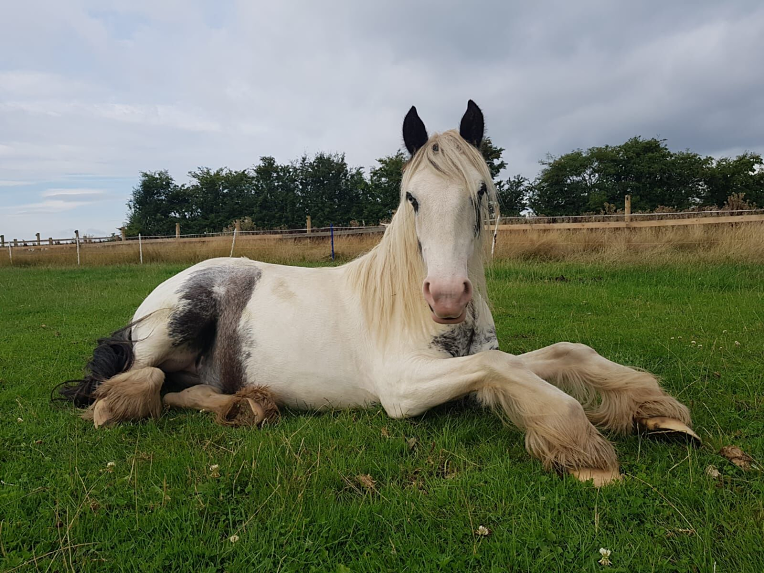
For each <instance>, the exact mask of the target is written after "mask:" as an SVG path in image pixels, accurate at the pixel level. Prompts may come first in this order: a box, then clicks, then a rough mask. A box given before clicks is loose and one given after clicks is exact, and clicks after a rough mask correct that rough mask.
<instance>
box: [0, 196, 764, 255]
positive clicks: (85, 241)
mask: <svg viewBox="0 0 764 573" xmlns="http://www.w3.org/2000/svg"><path fill="white" fill-rule="evenodd" d="M594 217H596V218H597V219H600V220H595V221H593V220H591V219H592V218H591V217H589V218H588V219H589V220H588V221H583V220H582V219H585V218H586V217H507V218H504V217H502V219H501V221H500V224H499V226H498V229H499V230H500V231H502V232H510V233H515V232H523V231H540V230H550V231H551V230H565V229H569V230H576V229H578V230H583V229H629V228H633V229H636V228H644V227H672V226H682V227H684V226H689V225H719V224H728V225H729V224H738V223H764V209H759V210H746V211H701V212H692V213H670V214H661V213H647V214H639V213H632V214H630V215H628V216H626V215H625V214H618V215H614V216H608V215H596V216H594ZM601 219H609V220H601ZM307 223H308V224H307V225H306V227H305V228H304V229H277V230H268V231H241V230H240V226H239V225H238V223H237V225H236V227H235V230H234V231H230V232H221V233H205V234H193V235H191V234H189V235H181V234H180V227H179V226H176V229H175V231H176V232H175V234H174V235H164V236H144V237H127V236H125V234H124V233H122V234H121V235H112V236H109V237H86V236H85V237H83V236H80V235H79V233H77V232H76V231H75V236H74V237H67V238H64V239H53V238H49V239H48V240H47V241H45V240H42V239H41V238H40V234H39V233H37V236H36V237H35V239H31V240H20V239H13V240H12V241H6V240H5V236H4V235H0V248H2V249H3V250H6V249H7V259H6V261H7V262H10V263H11V264H13V256H14V251H16V252H17V253H18V254H29V255H31V256H34V253H35V252H39V253H42V252H48V253H50V254H51V255H52V254H54V253H56V252H61V253H64V252H66V251H67V250H69V249H74V248H76V250H77V263H78V264H79V259H80V257H79V251H80V249H81V248H85V249H90V248H92V247H99V248H100V249H106V250H107V251H108V250H110V248H112V247H117V248H118V247H120V246H128V245H130V244H133V245H136V244H138V245H137V246H138V247H139V250H140V254H141V260H142V258H143V248H144V246H145V245H157V244H166V245H167V246H168V248H172V247H170V245H173V244H183V245H187V246H192V245H199V244H202V243H206V242H209V241H212V240H218V241H220V240H221V239H227V240H229V241H231V245H230V246H231V249H230V252H231V253H233V252H234V246H235V245H236V238H235V237H236V236H238V237H239V238H240V240H245V241H249V240H279V239H291V240H308V241H312V240H314V239H323V238H329V237H330V236H332V237H342V236H350V235H371V234H381V233H383V232H384V230H385V226H374V227H334V228H330V227H312V226H311V225H310V220H308V221H307ZM490 228H491V230H493V229H494V223H492V224H491V226H490ZM762 230H763V231H764V229H762ZM100 249H99V250H100ZM102 252H106V251H102ZM0 256H1V255H0Z"/></svg>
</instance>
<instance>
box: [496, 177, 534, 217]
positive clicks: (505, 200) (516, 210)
mask: <svg viewBox="0 0 764 573" xmlns="http://www.w3.org/2000/svg"><path fill="white" fill-rule="evenodd" d="M530 185H531V183H530V181H529V180H528V179H527V178H526V177H523V176H522V175H520V174H517V175H515V176H514V177H509V178H508V179H506V180H505V181H499V182H498V183H497V184H496V196H497V198H498V200H499V209H500V210H501V216H502V217H519V216H520V215H522V212H523V211H524V210H525V209H526V207H527V202H526V198H527V196H528V194H529V192H530Z"/></svg>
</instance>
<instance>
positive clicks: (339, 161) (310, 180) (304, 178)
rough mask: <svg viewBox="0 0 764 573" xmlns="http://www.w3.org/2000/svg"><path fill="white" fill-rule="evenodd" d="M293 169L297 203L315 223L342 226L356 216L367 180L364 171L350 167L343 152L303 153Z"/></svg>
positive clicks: (324, 225)
mask: <svg viewBox="0 0 764 573" xmlns="http://www.w3.org/2000/svg"><path fill="white" fill-rule="evenodd" d="M293 168H294V170H295V175H296V181H297V190H298V191H297V192H298V197H299V204H300V206H301V209H302V211H303V213H304V214H305V215H310V217H311V220H312V223H313V224H314V225H315V226H317V227H328V226H329V225H330V224H334V225H339V226H344V225H348V224H350V222H351V221H352V220H354V219H355V218H356V217H357V215H358V214H359V204H360V198H361V197H362V196H363V188H364V186H365V184H366V181H365V179H364V176H363V170H362V169H360V168H357V167H356V168H351V167H349V166H348V164H347V161H345V155H344V154H331V153H318V154H316V155H315V156H314V157H313V158H312V159H309V158H308V156H307V155H304V156H303V157H302V158H300V160H299V161H297V162H296V163H294V164H293Z"/></svg>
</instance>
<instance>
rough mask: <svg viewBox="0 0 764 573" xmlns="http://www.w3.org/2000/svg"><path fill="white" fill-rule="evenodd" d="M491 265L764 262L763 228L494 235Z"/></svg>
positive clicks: (758, 224)
mask: <svg viewBox="0 0 764 573" xmlns="http://www.w3.org/2000/svg"><path fill="white" fill-rule="evenodd" d="M494 258H495V259H499V260H501V259H521V260H522V259H535V260H552V261H562V260H564V261H576V262H602V263H654V264H662V263H678V262H699V263H703V262H728V261H736V262H745V263H762V262H764V222H749V223H726V224H725V223H721V224H714V225H687V226H675V227H671V226H666V227H636V228H615V229H552V230H546V229H543V230H542V229H529V230H525V231H506V232H504V233H500V234H499V238H498V241H497V244H496V251H495V256H494Z"/></svg>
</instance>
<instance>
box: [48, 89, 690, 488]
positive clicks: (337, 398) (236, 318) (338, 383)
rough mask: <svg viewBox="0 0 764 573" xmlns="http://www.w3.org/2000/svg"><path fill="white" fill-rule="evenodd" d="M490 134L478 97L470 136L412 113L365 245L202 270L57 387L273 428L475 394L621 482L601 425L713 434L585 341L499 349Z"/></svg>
mask: <svg viewBox="0 0 764 573" xmlns="http://www.w3.org/2000/svg"><path fill="white" fill-rule="evenodd" d="M483 133H484V122H483V114H482V112H481V111H480V109H479V108H478V106H477V105H475V103H474V102H473V101H471V100H470V102H469V103H468V106H467V111H466V113H465V114H464V116H463V118H462V120H461V124H460V128H459V131H456V130H451V131H446V132H445V133H440V134H435V135H432V136H428V134H427V130H426V129H425V126H424V123H423V122H422V120H421V119H420V118H419V116H418V114H417V110H416V108H414V107H412V108H411V110H410V111H409V112H408V114H407V115H406V117H405V119H404V122H403V139H404V143H405V145H406V148H407V149H408V151H409V153H410V154H411V159H410V160H409V162H408V164H407V165H406V167H405V171H404V174H403V180H402V184H401V192H400V205H399V207H398V209H397V211H396V213H395V216H394V217H393V219H392V222H391V223H390V225H389V226H388V228H387V230H386V232H385V234H384V236H383V237H382V239H381V241H380V243H379V244H378V245H377V246H376V247H375V248H373V249H372V250H371V251H370V252H369V253H368V254H366V255H364V256H362V257H360V258H358V259H356V260H354V261H353V262H350V263H348V264H346V265H343V266H340V267H336V268H298V267H289V266H281V265H272V264H266V263H261V262H255V261H251V260H248V259H245V258H240V259H234V258H228V259H226V258H218V259H211V260H208V261H204V262H202V263H199V264H197V265H194V266H192V267H190V268H188V269H186V270H185V271H183V272H181V273H179V274H177V275H175V276H174V277H172V278H170V279H168V280H167V281H165V282H164V283H162V284H161V285H159V286H158V287H157V288H156V289H155V290H154V291H153V292H152V293H151V294H150V295H149V296H148V297H147V298H146V299H145V300H144V301H143V303H142V304H141V305H140V307H139V308H138V310H137V311H136V312H135V315H134V317H133V320H132V322H131V323H130V324H129V325H128V326H126V327H125V328H123V329H121V330H119V331H117V332H116V333H114V334H113V335H112V336H111V337H109V338H105V339H102V340H100V341H99V345H98V346H97V348H96V349H95V351H94V354H93V358H92V359H91V361H90V363H89V364H88V368H87V374H86V376H85V377H84V379H82V380H75V381H70V382H69V383H65V384H64V386H63V388H62V390H61V393H62V394H63V396H64V397H65V398H67V399H69V400H71V401H73V402H74V403H75V404H76V405H77V406H80V407H88V410H87V411H86V413H85V414H84V416H85V417H88V418H90V419H92V420H93V422H94V424H95V426H96V427H99V426H104V425H109V424H114V423H117V422H121V421H123V420H131V419H139V418H145V417H158V416H159V415H160V413H161V412H162V409H163V405H164V406H166V407H176V408H194V409H205V410H210V411H212V412H215V413H216V414H217V420H218V421H219V422H220V423H223V424H252V425H259V424H261V423H262V422H263V421H266V420H270V419H273V418H274V417H275V416H277V414H278V407H279V406H282V405H283V406H288V407H290V408H298V409H315V410H318V409H324V408H359V407H369V406H372V405H377V404H380V405H381V406H382V407H383V408H384V409H385V411H386V412H387V414H388V415H389V416H391V417H394V418H404V417H408V416H416V415H419V414H421V413H423V412H425V411H427V410H428V409H430V408H432V407H434V406H437V405H439V404H443V403H444V402H447V401H449V400H454V399H456V398H460V397H463V396H466V395H474V396H475V397H476V398H477V400H478V401H479V402H480V403H481V404H483V405H485V406H486V407H490V408H493V409H495V410H497V411H498V412H499V414H500V415H502V416H503V417H505V418H508V419H509V420H510V421H511V422H512V423H514V424H515V425H516V426H518V427H519V428H522V429H523V430H524V431H525V446H526V448H527V450H528V451H529V452H530V454H531V455H533V456H535V457H536V458H538V459H539V460H540V461H541V463H542V464H543V466H544V467H545V468H546V469H555V470H557V471H560V472H568V473H570V474H573V475H574V476H576V477H577V478H578V479H580V480H582V481H588V480H593V482H594V484H595V485H596V486H600V485H604V484H607V483H610V482H613V481H616V480H619V479H620V473H619V469H618V460H617V458H616V454H615V450H614V449H613V446H612V445H611V443H610V442H609V441H608V440H607V439H606V438H605V437H604V436H603V435H602V434H601V433H600V431H599V429H602V430H607V431H610V432H614V433H621V434H628V433H631V432H632V431H634V430H635V429H636V430H638V429H642V430H645V431H647V432H648V433H649V432H654V433H672V434H675V435H679V436H681V437H685V438H689V439H690V440H693V441H699V438H698V437H697V435H696V434H695V433H693V431H692V430H691V429H690V427H689V424H690V415H689V412H688V410H687V408H686V407H685V406H684V405H682V404H681V403H679V402H678V401H677V400H675V399H674V398H672V397H671V396H669V395H668V394H666V393H665V392H664V391H663V390H662V389H661V388H660V386H659V385H658V382H657V381H656V379H655V377H654V376H652V375H651V374H649V373H647V372H644V371H640V370H635V369H632V368H629V367H626V366H621V365H620V364H616V363H614V362H611V361H610V360H607V359H606V358H603V357H602V356H600V355H599V354H597V353H596V352H595V351H594V350H592V349H591V348H589V347H587V346H584V345H582V344H572V343H568V342H560V343H558V344H554V345H552V346H549V347H546V348H542V349H540V350H535V351H533V352H528V353H526V354H521V355H517V356H515V355H512V354H507V353H506V352H501V351H500V350H499V343H498V340H497V338H496V329H495V327H494V321H493V317H492V315H491V310H490V306H489V303H488V293H487V291H486V279H485V272H484V259H485V254H486V248H487V247H486V245H487V244H488V245H490V242H491V234H490V232H487V225H488V213H489V203H492V202H495V201H496V190H495V188H494V185H493V183H492V179H491V174H490V172H489V170H488V167H487V165H486V163H485V161H484V159H483V157H482V155H481V153H480V151H479V147H480V144H481V141H482V139H483ZM165 384H166V385H165ZM163 386H164V389H163ZM169 388H172V389H173V390H174V391H168V389H169ZM598 428H599V429H598Z"/></svg>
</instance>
